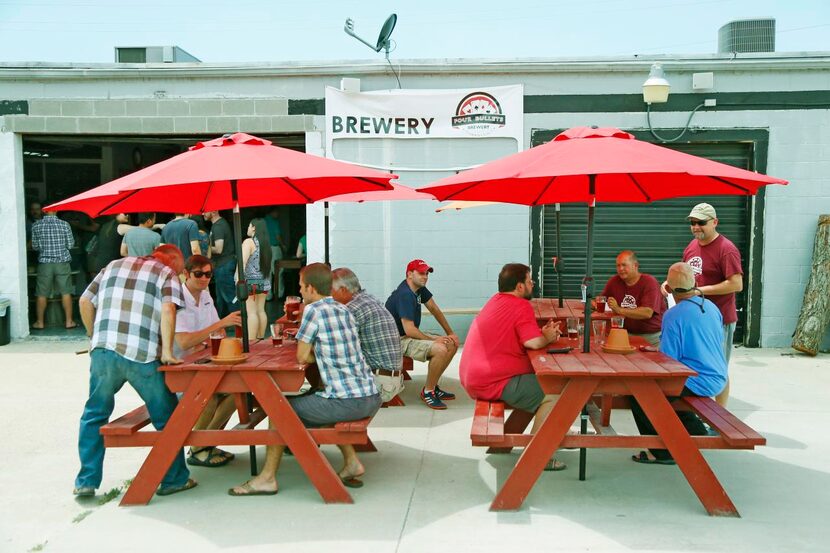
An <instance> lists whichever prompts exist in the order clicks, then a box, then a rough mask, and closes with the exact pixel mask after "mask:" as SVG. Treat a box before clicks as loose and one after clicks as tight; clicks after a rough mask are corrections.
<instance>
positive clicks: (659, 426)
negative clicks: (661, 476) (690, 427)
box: [628, 380, 740, 517]
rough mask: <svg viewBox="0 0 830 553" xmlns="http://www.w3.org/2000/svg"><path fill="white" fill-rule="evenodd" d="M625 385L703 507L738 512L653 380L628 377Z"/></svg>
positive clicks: (717, 512)
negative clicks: (628, 379)
mask: <svg viewBox="0 0 830 553" xmlns="http://www.w3.org/2000/svg"><path fill="white" fill-rule="evenodd" d="M628 387H629V389H630V390H631V392H632V393H633V394H634V397H635V398H636V399H637V401H638V402H639V403H640V406H641V407H642V408H643V412H645V414H646V416H647V417H648V420H649V421H651V424H652V425H653V426H654V429H655V430H656V431H657V434H658V435H659V436H660V437H661V438H662V439H663V443H665V444H666V449H668V450H669V453H671V455H672V457H673V458H674V460H675V461H676V462H677V466H678V467H679V468H680V470H681V471H683V475H684V476H685V477H686V480H687V481H688V482H689V485H690V486H691V487H692V490H694V492H695V494H696V495H697V497H698V499H700V502H701V503H703V506H704V507H705V508H706V511H707V512H708V513H709V514H710V515H712V516H733V517H738V516H740V514H738V509H736V508H735V505H734V504H733V503H732V500H731V499H729V496H728V495H727V494H726V491H725V490H724V489H723V486H721V484H720V482H718V479H717V477H716V476H715V473H714V472H713V471H712V468H711V467H710V466H709V464H708V463H707V462H706V459H705V458H704V457H703V454H701V452H700V449H698V447H697V446H696V445H695V443H694V441H692V438H691V436H689V433H688V431H687V430H686V428H685V427H684V426H683V424H682V423H681V422H680V419H679V418H678V417H677V413H675V411H674V409H672V406H671V404H670V403H669V401H668V399H666V396H665V394H664V393H663V391H662V390H660V388H659V386H658V385H657V383H656V382H655V381H653V380H649V381H643V380H631V381H629V382H628Z"/></svg>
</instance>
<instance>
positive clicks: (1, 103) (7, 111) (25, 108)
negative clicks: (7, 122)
mask: <svg viewBox="0 0 830 553" xmlns="http://www.w3.org/2000/svg"><path fill="white" fill-rule="evenodd" d="M0 115H29V102H27V101H26V100H0Z"/></svg>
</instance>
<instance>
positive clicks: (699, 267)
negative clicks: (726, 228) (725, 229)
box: [683, 234, 744, 325]
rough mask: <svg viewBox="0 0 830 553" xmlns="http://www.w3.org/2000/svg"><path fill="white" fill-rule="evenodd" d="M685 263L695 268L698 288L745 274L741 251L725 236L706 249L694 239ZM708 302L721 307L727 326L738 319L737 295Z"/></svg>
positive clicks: (688, 249)
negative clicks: (742, 266)
mask: <svg viewBox="0 0 830 553" xmlns="http://www.w3.org/2000/svg"><path fill="white" fill-rule="evenodd" d="M683 261H685V262H686V263H688V264H689V265H691V266H692V271H694V273H695V284H696V285H697V286H707V285H709V284H718V283H720V282H723V281H724V280H726V279H727V278H729V277H731V276H732V275H742V274H744V270H743V269H742V268H741V252H739V251H738V248H736V247H735V244H733V243H732V241H731V240H729V239H728V238H726V237H725V236H724V235H722V234H719V235H718V237H717V238H715V239H714V240H712V241H711V242H709V243H708V244H706V245H705V246H701V245H700V242H699V241H698V240H697V239H694V240H692V241H691V242H690V243H689V245H688V246H686V249H685V250H683ZM706 299H708V300H712V303H714V304H715V305H717V306H718V309H720V313H721V315H723V324H725V325H727V324H731V323H734V322H736V321H737V320H738V311H737V309H736V307H735V294H734V292H733V293H731V294H724V295H721V296H706Z"/></svg>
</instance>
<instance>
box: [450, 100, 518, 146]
mask: <svg viewBox="0 0 830 553" xmlns="http://www.w3.org/2000/svg"><path fill="white" fill-rule="evenodd" d="M505 119H506V118H505V115H504V114H503V113H502V111H501V105H499V102H498V100H496V99H495V98H494V97H493V96H492V95H491V94H487V93H486V92H473V93H471V94H467V95H466V96H465V97H464V98H463V99H462V100H461V101H460V102H459V103H458V107H457V108H456V109H455V116H453V118H452V126H453V128H456V129H463V130H464V131H465V132H467V133H468V134H470V135H472V136H486V135H488V134H490V133H492V132H493V131H494V130H496V129H498V128H500V127H503V126H504V123H505Z"/></svg>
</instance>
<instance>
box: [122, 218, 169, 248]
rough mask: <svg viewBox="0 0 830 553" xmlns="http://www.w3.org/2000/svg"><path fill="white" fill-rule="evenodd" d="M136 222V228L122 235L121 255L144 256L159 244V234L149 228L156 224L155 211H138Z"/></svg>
mask: <svg viewBox="0 0 830 553" xmlns="http://www.w3.org/2000/svg"><path fill="white" fill-rule="evenodd" d="M138 223H139V225H138V226H137V227H136V228H134V229H132V230H130V231H128V232H127V234H125V235H124V242H123V243H122V244H121V255H122V256H125V257H126V256H128V255H129V256H131V257H144V256H147V255H150V254H151V253H153V250H155V249H156V248H158V247H159V245H161V236H159V235H158V233H157V232H154V231H152V230H150V229H152V228H153V225H155V224H156V214H155V213H139V214H138Z"/></svg>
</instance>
